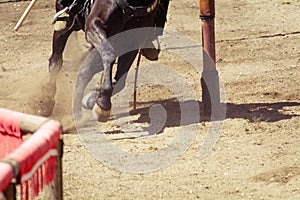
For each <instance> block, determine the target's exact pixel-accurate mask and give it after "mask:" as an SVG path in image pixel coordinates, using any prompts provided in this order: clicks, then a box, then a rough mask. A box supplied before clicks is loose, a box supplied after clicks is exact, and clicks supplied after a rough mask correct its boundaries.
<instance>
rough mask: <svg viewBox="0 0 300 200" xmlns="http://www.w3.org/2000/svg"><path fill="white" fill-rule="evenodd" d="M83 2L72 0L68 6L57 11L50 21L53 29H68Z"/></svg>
mask: <svg viewBox="0 0 300 200" xmlns="http://www.w3.org/2000/svg"><path fill="white" fill-rule="evenodd" d="M84 2H85V0H74V1H73V3H72V4H71V5H70V6H68V7H65V8H64V9H62V10H60V11H58V12H57V13H56V14H55V15H54V17H53V21H52V23H53V24H54V30H56V31H64V30H68V29H70V28H71V27H72V26H73V24H74V21H75V16H76V15H77V14H78V12H79V11H80V10H81V9H82V8H83V6H84Z"/></svg>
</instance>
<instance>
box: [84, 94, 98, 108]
mask: <svg viewBox="0 0 300 200" xmlns="http://www.w3.org/2000/svg"><path fill="white" fill-rule="evenodd" d="M97 97H98V95H97V94H96V93H95V92H89V93H88V94H87V95H85V96H84V97H83V98H82V101H81V105H82V106H83V107H84V108H85V109H88V110H92V109H93V107H94V105H95V102H96V99H97Z"/></svg>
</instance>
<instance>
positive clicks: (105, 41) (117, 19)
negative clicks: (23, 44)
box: [40, 0, 159, 121]
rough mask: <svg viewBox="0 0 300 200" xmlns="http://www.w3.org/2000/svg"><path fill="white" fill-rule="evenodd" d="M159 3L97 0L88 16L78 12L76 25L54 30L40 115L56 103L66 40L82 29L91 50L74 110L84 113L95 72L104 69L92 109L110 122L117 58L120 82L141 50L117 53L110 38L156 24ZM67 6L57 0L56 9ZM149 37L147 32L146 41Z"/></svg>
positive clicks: (78, 84) (82, 70)
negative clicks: (89, 87)
mask: <svg viewBox="0 0 300 200" xmlns="http://www.w3.org/2000/svg"><path fill="white" fill-rule="evenodd" d="M70 3H71V2H70ZM158 3H159V0H128V1H127V0H94V4H93V6H92V7H91V10H90V13H89V14H88V15H86V14H85V13H84V11H83V12H82V13H81V14H78V15H77V17H76V20H75V23H74V25H73V26H72V27H71V28H70V29H68V30H65V31H54V33H53V41H52V55H51V57H50V59H49V73H50V78H49V82H48V85H47V87H46V90H47V91H48V97H47V98H46V100H45V103H46V104H47V106H42V108H41V109H40V114H41V115H46V116H47V115H51V114H52V110H53V107H54V104H55V101H54V96H55V92H56V77H57V74H58V73H59V71H60V70H61V68H62V64H63V58H62V54H63V51H64V48H65V45H66V42H67V39H68V37H69V36H70V34H71V33H72V32H73V31H78V30H81V29H82V30H84V31H85V34H86V40H87V41H88V42H89V43H90V44H91V45H92V50H90V52H89V54H88V56H87V58H89V59H87V60H89V62H85V63H84V64H83V65H82V67H81V68H80V70H79V74H78V77H77V81H76V87H77V91H79V92H78V93H77V94H75V96H74V97H73V98H74V104H73V111H75V113H81V112H80V111H81V100H82V98H83V91H84V89H85V87H86V85H87V84H88V83H89V81H90V80H91V79H92V77H93V76H94V74H96V73H97V72H99V71H101V70H102V69H103V75H104V81H103V84H102V85H101V87H100V88H99V89H98V90H97V91H98V93H97V96H96V100H95V105H94V107H93V111H94V113H95V116H96V118H97V119H98V121H107V120H108V118H109V113H110V110H111V100H110V98H111V96H112V91H113V82H112V67H113V64H114V63H115V60H116V59H117V57H118V66H117V73H116V75H115V79H116V81H118V80H120V78H121V77H122V76H124V75H125V76H126V72H128V70H129V68H130V66H131V65H132V63H133V61H134V59H135V57H136V55H137V52H138V49H136V50H133V51H130V52H126V53H125V54H124V55H117V52H116V51H115V48H114V46H113V44H112V43H111V42H110V41H109V38H110V37H111V36H114V35H116V34H118V33H121V32H123V31H126V30H130V29H134V28H141V27H151V26H153V22H154V18H155V13H156V10H157V8H158V5H157V4H158ZM65 6H66V5H63V4H62V1H61V0H57V1H56V10H57V11H59V10H61V9H63V8H64V7H65ZM137 6H138V7H137ZM136 8H138V9H136ZM85 9H90V8H85ZM144 11H145V12H144ZM146 37H147V36H146V35H145V38H144V40H145V39H146ZM137 42H138V43H140V47H141V45H142V40H140V41H137ZM95 64H96V65H95ZM95 66H96V67H95Z"/></svg>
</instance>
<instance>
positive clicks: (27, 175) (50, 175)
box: [0, 108, 62, 200]
mask: <svg viewBox="0 0 300 200" xmlns="http://www.w3.org/2000/svg"><path fill="white" fill-rule="evenodd" d="M27 133H33V134H32V135H31V136H30V137H29V138H28V139H26V141H24V142H23V138H22V137H23V136H24V135H25V134H27ZM61 133H62V131H61V126H60V124H59V123H58V122H56V121H54V120H50V119H47V118H43V117H37V116H32V115H26V114H23V113H19V112H14V111H10V110H6V109H1V108H0V159H1V160H0V172H1V173H0V193H1V192H3V193H4V196H7V194H5V193H7V191H6V189H7V188H8V186H9V184H10V183H11V182H12V181H13V179H15V181H16V182H17V183H19V184H20V187H21V189H20V191H21V200H23V199H26V200H27V199H33V198H34V197H36V196H37V195H38V194H39V192H40V191H41V190H42V189H43V188H44V186H45V185H47V184H48V183H50V182H52V181H53V180H54V179H55V178H56V179H58V180H56V181H58V182H60V183H59V184H61V183H62V180H61V179H62V177H61V172H58V171H57V169H59V171H60V170H61V163H60V159H61V155H60V154H61V149H62V147H61V146H60V148H59V149H60V150H59V152H58V150H57V147H58V144H61V142H59V141H60V137H61ZM57 161H58V162H59V163H60V164H59V163H57ZM58 164H59V165H60V166H58ZM58 173H60V174H58ZM55 188H58V189H56V190H60V191H56V194H54V195H55V197H53V199H60V198H62V186H61V185H59V186H55ZM57 192H59V193H61V194H57ZM0 198H1V195H0ZM7 198H8V197H7Z"/></svg>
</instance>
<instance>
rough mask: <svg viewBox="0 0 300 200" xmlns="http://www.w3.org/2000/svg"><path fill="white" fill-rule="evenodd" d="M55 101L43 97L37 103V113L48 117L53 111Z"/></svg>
mask: <svg viewBox="0 0 300 200" xmlns="http://www.w3.org/2000/svg"><path fill="white" fill-rule="evenodd" d="M54 105H55V101H54V99H43V100H42V101H40V102H39V105H38V111H37V112H38V114H39V115H41V116H44V117H49V116H51V115H52V113H53V109H54Z"/></svg>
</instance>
